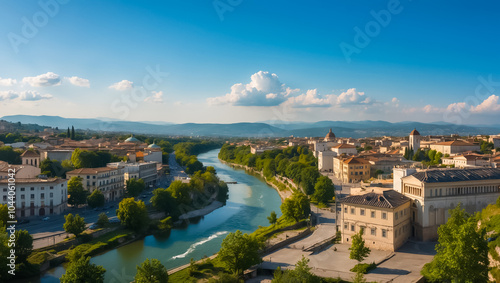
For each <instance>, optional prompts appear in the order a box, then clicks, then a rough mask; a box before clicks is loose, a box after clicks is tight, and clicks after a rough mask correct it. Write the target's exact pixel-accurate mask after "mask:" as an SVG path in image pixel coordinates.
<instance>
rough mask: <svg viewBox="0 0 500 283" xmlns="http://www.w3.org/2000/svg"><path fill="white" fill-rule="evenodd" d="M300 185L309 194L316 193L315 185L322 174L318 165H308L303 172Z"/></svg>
mask: <svg viewBox="0 0 500 283" xmlns="http://www.w3.org/2000/svg"><path fill="white" fill-rule="evenodd" d="M300 175H301V177H300V180H301V181H300V185H301V187H302V189H303V190H304V193H306V194H307V195H312V194H313V193H314V185H315V184H316V180H317V179H318V178H319V176H320V174H319V172H318V169H317V168H316V167H307V168H305V169H304V170H302V172H301V174H300Z"/></svg>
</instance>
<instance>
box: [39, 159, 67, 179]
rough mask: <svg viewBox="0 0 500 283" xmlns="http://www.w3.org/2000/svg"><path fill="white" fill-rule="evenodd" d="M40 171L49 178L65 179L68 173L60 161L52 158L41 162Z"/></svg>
mask: <svg viewBox="0 0 500 283" xmlns="http://www.w3.org/2000/svg"><path fill="white" fill-rule="evenodd" d="M40 171H41V172H42V173H43V174H46V175H47V176H49V177H63V175H65V173H66V171H65V170H64V168H63V167H62V165H61V163H60V162H59V161H57V160H50V158H47V159H45V160H44V161H42V162H40Z"/></svg>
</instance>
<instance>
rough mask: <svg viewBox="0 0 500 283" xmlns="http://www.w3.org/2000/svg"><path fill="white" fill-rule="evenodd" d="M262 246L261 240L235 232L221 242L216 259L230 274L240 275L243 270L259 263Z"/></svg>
mask: <svg viewBox="0 0 500 283" xmlns="http://www.w3.org/2000/svg"><path fill="white" fill-rule="evenodd" d="M263 244H264V243H263V241H262V240H261V239H259V238H256V237H254V236H251V235H248V234H243V233H241V231H240V230H237V231H236V232H234V233H229V234H228V235H227V237H226V238H225V239H224V240H223V241H222V244H221V249H220V251H219V255H218V257H219V259H220V261H221V262H222V263H223V264H224V265H225V266H226V267H227V268H228V269H229V270H230V271H231V272H233V273H236V274H241V273H243V271H244V270H245V269H247V268H249V267H250V266H252V265H254V264H257V263H260V262H261V258H260V254H259V250H260V249H261V248H263Z"/></svg>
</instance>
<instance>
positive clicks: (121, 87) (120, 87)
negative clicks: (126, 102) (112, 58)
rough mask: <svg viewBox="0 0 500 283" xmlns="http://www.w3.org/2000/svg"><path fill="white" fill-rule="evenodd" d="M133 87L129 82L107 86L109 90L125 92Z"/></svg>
mask: <svg viewBox="0 0 500 283" xmlns="http://www.w3.org/2000/svg"><path fill="white" fill-rule="evenodd" d="M133 87H134V83H133V82H131V81H127V80H123V81H121V82H117V83H114V84H112V85H110V86H109V88H112V89H116V90H127V89H131V88H133Z"/></svg>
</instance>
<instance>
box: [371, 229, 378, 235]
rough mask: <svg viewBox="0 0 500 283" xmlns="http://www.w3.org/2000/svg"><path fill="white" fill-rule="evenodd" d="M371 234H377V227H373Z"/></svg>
mask: <svg viewBox="0 0 500 283" xmlns="http://www.w3.org/2000/svg"><path fill="white" fill-rule="evenodd" d="M370 234H371V235H372V236H376V235H377V228H372V229H371V232H370Z"/></svg>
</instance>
